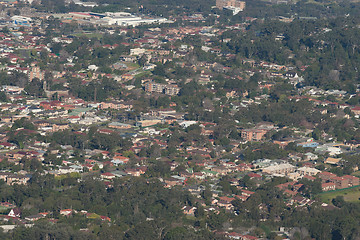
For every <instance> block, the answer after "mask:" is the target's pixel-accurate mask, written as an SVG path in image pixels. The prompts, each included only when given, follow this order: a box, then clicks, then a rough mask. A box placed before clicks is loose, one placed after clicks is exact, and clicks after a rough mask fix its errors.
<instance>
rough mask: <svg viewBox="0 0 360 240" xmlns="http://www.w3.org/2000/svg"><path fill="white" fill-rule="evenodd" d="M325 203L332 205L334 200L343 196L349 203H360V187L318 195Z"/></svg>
mask: <svg viewBox="0 0 360 240" xmlns="http://www.w3.org/2000/svg"><path fill="white" fill-rule="evenodd" d="M318 196H319V197H320V199H321V200H322V201H323V202H326V203H331V200H332V199H333V198H336V197H337V196H343V197H344V199H345V201H347V202H360V200H359V198H360V187H359V186H358V187H354V188H350V189H344V190H336V191H331V192H327V193H322V194H319V195H318Z"/></svg>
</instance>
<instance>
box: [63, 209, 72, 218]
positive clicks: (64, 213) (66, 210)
mask: <svg viewBox="0 0 360 240" xmlns="http://www.w3.org/2000/svg"><path fill="white" fill-rule="evenodd" d="M72 212H73V210H72V209H62V210H60V215H63V216H70V215H71V214H72Z"/></svg>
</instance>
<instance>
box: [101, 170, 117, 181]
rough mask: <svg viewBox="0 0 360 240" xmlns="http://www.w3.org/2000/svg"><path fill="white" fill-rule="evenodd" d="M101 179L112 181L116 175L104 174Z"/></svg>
mask: <svg viewBox="0 0 360 240" xmlns="http://www.w3.org/2000/svg"><path fill="white" fill-rule="evenodd" d="M100 177H101V179H103V180H104V179H107V180H110V179H113V178H115V175H114V174H112V173H109V172H106V173H102V174H101V175H100Z"/></svg>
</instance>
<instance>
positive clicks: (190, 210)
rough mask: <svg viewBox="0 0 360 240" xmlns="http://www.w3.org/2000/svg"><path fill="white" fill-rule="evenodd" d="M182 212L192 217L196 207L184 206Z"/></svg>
mask: <svg viewBox="0 0 360 240" xmlns="http://www.w3.org/2000/svg"><path fill="white" fill-rule="evenodd" d="M182 210H183V212H184V214H186V215H191V216H194V214H195V210H196V207H189V206H184V207H183V208H182Z"/></svg>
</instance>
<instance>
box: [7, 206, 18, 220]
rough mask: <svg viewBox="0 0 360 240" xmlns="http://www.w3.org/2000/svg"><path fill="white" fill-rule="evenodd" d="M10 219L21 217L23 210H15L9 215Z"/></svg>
mask: <svg viewBox="0 0 360 240" xmlns="http://www.w3.org/2000/svg"><path fill="white" fill-rule="evenodd" d="M8 216H9V217H18V218H19V217H20V216H21V210H20V208H13V209H11V211H10V212H9V214H8Z"/></svg>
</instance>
